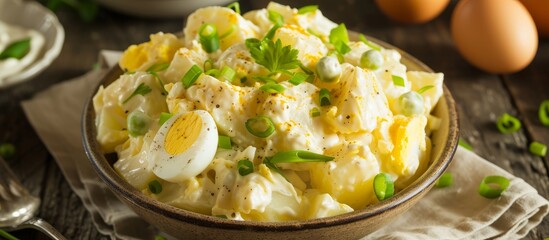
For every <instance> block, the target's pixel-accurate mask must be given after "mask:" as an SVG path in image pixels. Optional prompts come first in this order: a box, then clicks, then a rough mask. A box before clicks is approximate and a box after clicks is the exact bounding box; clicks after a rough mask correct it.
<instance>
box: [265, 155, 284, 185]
mask: <svg viewBox="0 0 549 240" xmlns="http://www.w3.org/2000/svg"><path fill="white" fill-rule="evenodd" d="M263 164H265V165H266V166H267V167H268V168H269V169H271V170H273V171H275V172H277V173H278V174H280V175H281V176H282V177H283V178H284V179H286V181H287V180H288V179H287V178H286V176H284V174H283V173H282V171H281V170H280V168H278V167H277V166H276V165H275V164H274V163H272V162H271V158H269V157H266V158H265V159H263Z"/></svg>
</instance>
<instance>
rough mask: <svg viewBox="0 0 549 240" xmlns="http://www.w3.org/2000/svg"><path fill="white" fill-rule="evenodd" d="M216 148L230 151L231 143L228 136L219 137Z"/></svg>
mask: <svg viewBox="0 0 549 240" xmlns="http://www.w3.org/2000/svg"><path fill="white" fill-rule="evenodd" d="M217 139H218V141H217V147H219V148H223V149H232V148H233V145H232V143H231V138H230V137H229V136H225V135H219V137H218V138H217Z"/></svg>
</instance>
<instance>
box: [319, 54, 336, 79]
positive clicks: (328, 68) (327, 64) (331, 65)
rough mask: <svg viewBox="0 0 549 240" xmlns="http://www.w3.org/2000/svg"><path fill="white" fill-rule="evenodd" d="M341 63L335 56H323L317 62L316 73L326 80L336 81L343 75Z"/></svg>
mask: <svg viewBox="0 0 549 240" xmlns="http://www.w3.org/2000/svg"><path fill="white" fill-rule="evenodd" d="M341 71H342V70H341V64H340V63H339V61H338V59H337V58H336V57H333V56H325V57H322V58H321V59H320V60H318V62H317V63H316V73H317V75H318V77H319V78H320V80H322V81H324V82H334V81H336V80H337V79H339V76H341Z"/></svg>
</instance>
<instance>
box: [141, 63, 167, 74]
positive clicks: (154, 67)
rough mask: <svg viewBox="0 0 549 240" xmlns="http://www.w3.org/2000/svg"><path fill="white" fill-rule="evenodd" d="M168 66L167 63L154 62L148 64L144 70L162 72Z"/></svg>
mask: <svg viewBox="0 0 549 240" xmlns="http://www.w3.org/2000/svg"><path fill="white" fill-rule="evenodd" d="M169 66H170V64H169V63H156V64H153V65H152V66H150V67H149V68H147V71H146V72H155V73H157V72H162V71H164V70H166V69H168V67H169Z"/></svg>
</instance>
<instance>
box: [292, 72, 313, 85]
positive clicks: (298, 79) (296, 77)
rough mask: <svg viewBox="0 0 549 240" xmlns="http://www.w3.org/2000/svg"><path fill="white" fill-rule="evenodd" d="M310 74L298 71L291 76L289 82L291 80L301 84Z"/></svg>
mask: <svg viewBox="0 0 549 240" xmlns="http://www.w3.org/2000/svg"><path fill="white" fill-rule="evenodd" d="M309 76H310V75H309V74H306V73H303V72H297V73H295V74H294V75H293V76H292V78H290V80H288V82H290V83H291V84H293V85H296V86H297V85H299V84H301V83H303V82H305V80H307V78H309Z"/></svg>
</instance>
